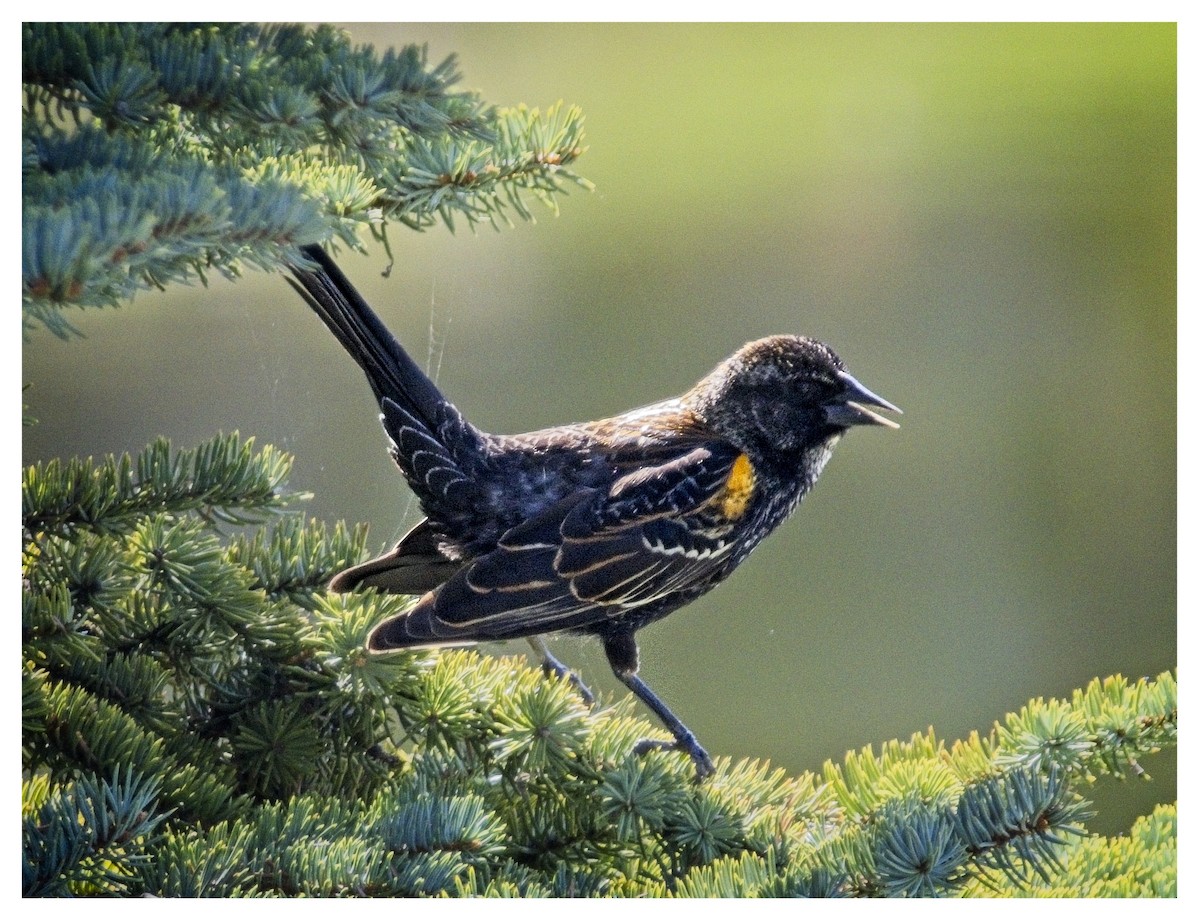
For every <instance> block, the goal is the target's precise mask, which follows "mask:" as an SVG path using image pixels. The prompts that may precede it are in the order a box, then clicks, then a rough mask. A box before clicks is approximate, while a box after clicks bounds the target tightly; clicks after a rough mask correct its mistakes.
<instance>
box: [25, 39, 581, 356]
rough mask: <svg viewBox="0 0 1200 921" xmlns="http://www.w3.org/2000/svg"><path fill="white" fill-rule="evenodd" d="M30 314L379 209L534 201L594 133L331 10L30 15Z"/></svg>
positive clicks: (199, 268) (49, 321) (475, 215)
mask: <svg viewBox="0 0 1200 921" xmlns="http://www.w3.org/2000/svg"><path fill="white" fill-rule="evenodd" d="M22 39H23V41H22V81H23V86H24V92H25V96H24V106H23V108H22V143H23V159H22V167H23V168H22V178H23V186H22V187H23V195H22V231H23V240H24V246H23V261H22V294H23V302H24V306H25V314H26V318H27V320H32V321H36V322H38V323H41V324H43V325H45V326H46V327H47V328H49V329H51V330H52V331H53V332H55V333H56V334H57V335H60V336H67V335H69V334H70V332H71V331H72V329H71V326H70V324H69V322H68V321H67V319H66V317H65V316H64V314H63V308H64V307H92V306H106V305H115V304H117V303H119V302H121V301H123V300H126V299H128V298H129V297H131V296H132V295H133V294H134V293H135V292H137V291H138V290H140V289H143V288H146V287H148V286H156V287H162V286H165V285H166V284H168V283H171V282H177V281H190V280H193V279H196V278H199V279H201V280H203V278H204V277H205V273H206V272H208V271H212V270H215V271H218V272H221V273H223V274H228V275H233V274H237V273H238V271H239V270H240V266H242V265H251V266H258V267H262V268H277V267H279V266H280V265H282V264H284V263H285V262H287V261H289V260H294V259H296V258H297V257H298V253H297V249H298V247H299V246H302V245H304V244H308V243H320V242H324V241H326V240H329V239H330V238H332V237H336V238H338V239H340V240H342V241H343V242H345V243H347V244H349V245H351V246H358V245H360V244H359V243H358V236H359V232H360V231H361V230H362V229H364V228H367V227H370V228H372V229H373V230H375V231H376V232H381V228H383V227H384V226H385V224H386V223H387V222H390V221H396V222H399V223H402V224H404V225H406V226H408V227H413V228H417V229H423V228H425V227H429V226H431V225H433V224H434V223H436V222H437V221H438V220H441V221H444V222H445V223H446V224H447V225H449V226H451V227H453V226H454V224H455V221H456V219H461V220H464V221H466V222H467V223H468V224H471V225H475V224H478V223H481V222H486V223H490V224H493V225H495V224H497V222H506V221H509V220H510V217H509V215H510V213H515V214H516V215H518V216H520V217H522V218H526V219H530V218H532V215H531V213H530V211H529V208H528V205H527V203H526V200H525V199H526V197H529V196H532V197H534V198H537V199H540V200H541V201H543V202H544V203H545V204H547V205H549V206H550V207H551V208H553V207H554V195H555V194H557V193H561V192H563V191H565V189H566V186H567V185H568V184H569V183H575V184H578V185H581V186H584V187H588V183H587V182H586V181H585V180H583V179H581V178H579V177H578V176H576V175H575V174H574V173H572V172H571V171H570V168H569V167H570V165H571V164H572V163H573V162H574V161H575V160H576V159H577V158H578V157H579V155H580V154H581V153H582V152H583V147H582V139H583V133H582V127H581V125H582V116H581V115H580V113H579V111H578V110H577V109H575V108H563V107H561V106H555V107H552V108H551V109H550V110H549V111H547V112H539V111H538V110H536V109H528V108H526V107H524V106H519V107H515V108H507V109H495V108H492V107H489V106H485V105H484V103H483V102H482V101H481V100H480V99H479V98H478V97H477V96H476V95H474V94H471V93H467V92H461V91H455V90H454V89H453V87H454V85H455V84H456V83H457V82H458V80H459V79H460V75H459V73H458V70H457V63H456V62H455V60H454V59H453V58H452V57H451V58H447V59H446V60H445V61H443V62H441V63H440V64H437V65H431V64H430V63H429V62H428V61H427V59H426V54H425V51H424V50H423V49H422V48H419V47H417V46H408V47H406V48H403V49H401V50H399V51H391V50H389V51H387V52H385V53H384V54H382V55H380V54H377V53H376V52H375V50H374V49H373V48H371V47H369V46H365V47H356V46H353V45H352V44H351V43H350V41H349V39H348V37H347V36H345V35H344V34H343V33H341V32H339V31H337V30H335V29H332V28H330V27H328V26H319V27H317V28H316V29H306V28H304V27H301V26H278V25H275V26H256V25H238V24H222V25H207V26H194V25H182V24H164V23H25V24H24V26H23V28H22Z"/></svg>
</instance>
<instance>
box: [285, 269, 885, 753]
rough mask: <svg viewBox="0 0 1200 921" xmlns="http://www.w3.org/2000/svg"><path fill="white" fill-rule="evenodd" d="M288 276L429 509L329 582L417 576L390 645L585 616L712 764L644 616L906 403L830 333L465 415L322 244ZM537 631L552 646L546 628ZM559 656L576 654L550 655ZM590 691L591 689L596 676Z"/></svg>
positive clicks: (614, 657)
mask: <svg viewBox="0 0 1200 921" xmlns="http://www.w3.org/2000/svg"><path fill="white" fill-rule="evenodd" d="M304 255H305V256H306V258H307V259H309V260H311V262H312V264H313V265H315V268H310V267H308V266H303V265H296V266H294V267H293V274H294V275H295V279H296V280H295V281H294V282H293V286H294V287H295V288H296V289H297V290H298V291H299V292H300V293H301V295H302V296H303V297H304V298H305V300H306V301H307V302H308V304H309V305H310V306H311V307H312V308H313V310H315V311H316V313H317V314H318V315H319V316H320V317H321V319H322V320H323V321H324V322H325V325H326V326H328V327H329V329H330V330H331V331H332V332H333V334H334V335H335V336H336V337H337V339H338V340H339V341H340V342H341V343H342V345H343V346H344V347H345V348H346V350H347V351H348V352H349V353H350V355H351V356H352V357H353V358H354V359H355V361H357V362H358V364H359V365H360V366H361V367H362V369H363V370H364V371H365V372H366V375H367V379H368V381H369V382H370V385H371V389H372V390H373V391H374V393H375V397H376V399H377V401H378V402H379V407H380V410H381V420H382V422H383V427H384V430H385V431H386V432H387V435H388V437H389V439H390V440H391V455H392V457H393V458H394V459H395V461H396V464H397V465H398V466H399V468H400V470H401V472H402V473H403V474H404V476H405V478H406V479H407V481H408V483H409V486H410V487H411V488H412V490H413V492H414V493H416V495H417V497H418V499H419V500H420V503H421V508H422V510H423V512H424V513H425V515H426V518H425V519H424V520H423V521H422V522H421V523H420V524H418V525H417V526H416V527H415V528H414V529H413V530H412V531H410V532H409V533H408V534H407V535H406V536H405V537H404V538H403V539H402V540H401V541H400V542H399V544H397V546H396V547H395V548H393V549H392V550H391V551H389V552H388V553H386V554H384V555H383V556H381V557H378V558H377V559H374V560H371V561H369V562H366V563H363V564H361V565H358V566H355V567H352V568H350V569H348V570H346V571H345V572H342V573H340V574H339V575H338V576H336V577H335V578H334V579H333V581H332V582H331V583H330V588H331V589H333V590H335V591H341V592H345V591H352V590H355V589H360V588H369V587H373V588H378V589H380V590H382V591H386V592H399V593H408V594H417V595H420V596H421V597H420V599H419V600H418V601H417V603H416V604H415V606H414V607H413V608H412V609H410V610H409V611H408V612H407V613H405V614H403V615H401V616H399V617H396V618H393V619H391V620H388V621H385V622H384V623H381V624H379V625H378V626H377V627H375V629H374V630H373V631H372V633H371V635H370V639H369V641H368V645H369V647H370V649H371V650H372V651H375V652H386V651H390V650H398V649H414V648H421V647H431V646H444V645H463V644H469V643H474V642H480V641H485V640H503V639H511V638H515V637H535V636H536V635H538V634H544V633H554V632H558V631H564V630H565V631H572V632H577V633H585V634H593V635H595V636H597V637H599V638H600V639H601V641H602V642H603V643H604V649H605V653H606V655H607V657H608V660H609V663H610V664H611V666H612V668H613V671H614V672H615V673H616V675H617V677H618V678H619V679H620V680H621V681H622V682H623V683H624V684H625V685H626V686H627V687H629V688H630V689H631V690H632V691H633V692H634V693H635V694H636V695H637V696H638V697H639V698H640V699H641V700H642V701H643V702H644V703H646V704H647V706H649V707H650V708H651V709H652V710H653V711H654V712H655V714H656V715H658V716H659V718H660V719H661V720H662V721H663V723H664V725H666V727H667V728H668V730H670V732H671V733H672V735H673V736H674V737H675V742H674V743H669V744H668V743H658V742H646V743H643V744H642V745H641V746H639V750H645V749H647V748H651V747H675V748H679V749H681V750H683V751H686V752H687V753H688V754H689V755H690V756H691V757H692V759H693V760H694V762H695V765H696V770H697V773H698V774H699V775H700V776H704V775H706V774H709V773H711V772H712V762H711V760H710V759H709V757H708V754H707V753H706V752H705V751H704V749H703V748H701V747H700V745H699V744H698V743H697V741H696V738H695V736H694V735H693V734H692V733H691V732H690V731H689V730H688V729H687V727H686V726H684V725H683V723H681V722H680V721H679V720H678V719H677V718H676V717H675V716H674V714H673V713H672V712H671V711H670V709H669V708H667V706H666V705H665V704H664V703H663V702H662V701H661V700H660V699H659V698H658V697H657V696H656V695H655V694H654V693H653V692H652V691H651V690H650V688H649V687H647V686H646V684H645V683H644V682H643V681H642V680H641V679H640V677H638V674H637V670H638V656H637V646H636V643H635V641H634V634H635V633H636V631H637V630H638V629H640V628H641V627H643V626H645V625H646V624H648V623H650V622H652V621H654V620H657V619H658V618H660V617H663V616H665V615H666V614H669V613H670V612H671V611H674V610H676V609H677V608H679V607H682V606H683V605H685V604H687V603H688V602H690V601H692V600H694V599H695V598H697V597H699V596H700V595H702V594H704V593H705V592H707V591H708V590H709V589H711V588H712V587H713V586H715V585H716V584H717V583H719V582H721V581H722V580H723V579H724V578H725V577H726V576H728V575H729V574H730V572H732V571H733V569H734V568H735V567H736V566H737V565H738V564H739V563H740V562H741V561H742V560H743V559H745V557H746V555H747V554H748V553H749V552H750V551H751V550H752V549H753V548H754V547H755V546H756V545H757V544H758V542H759V541H760V540H762V539H763V538H764V537H765V536H766V535H767V534H769V533H770V532H771V531H772V530H774V529H775V527H776V526H778V525H779V524H780V522H782V521H783V519H784V518H786V517H787V516H788V514H789V513H790V512H791V511H792V510H793V509H794V508H795V507H796V505H797V503H799V501H800V500H801V499H802V498H803V496H804V495H805V493H806V492H807V491H808V490H809V489H810V488H811V487H812V485H813V483H814V482H815V481H816V479H817V477H818V475H819V474H820V473H821V470H822V469H823V468H824V466H825V463H826V462H827V461H828V459H829V456H830V452H831V451H832V449H833V446H834V444H835V443H836V442H837V440H838V439H839V438H840V437H841V435H842V434H843V433H844V432H845V431H846V430H847V429H848V428H850V427H852V426H857V425H884V426H891V427H895V423H893V422H891V421H890V420H888V419H885V418H884V417H883V416H880V415H878V414H877V413H875V412H874V411H872V409H871V408H870V407H875V408H880V409H885V410H891V411H895V412H899V410H898V409H896V407H894V406H893V405H892V404H890V403H888V402H887V401H886V400H883V399H882V398H880V397H878V396H876V395H875V394H873V393H871V392H870V391H869V390H867V389H866V388H865V387H863V386H862V385H861V384H859V383H858V381H856V380H855V379H854V378H853V377H852V376H850V374H849V373H848V372H847V371H846V368H845V366H844V365H843V363H842V361H841V360H840V359H839V358H838V357H837V355H835V354H834V353H833V351H832V350H831V349H830V348H829V347H828V346H826V345H824V344H823V343H820V342H817V341H815V340H813V339H807V338H803V337H799V336H771V337H768V338H766V339H760V340H758V341H755V342H750V343H748V344H747V345H745V346H743V347H742V348H740V349H739V350H738V351H737V352H735V353H734V354H733V355H732V356H730V357H729V358H728V359H726V360H725V361H723V362H722V363H721V364H719V365H718V366H717V367H716V368H715V369H714V370H713V371H712V372H711V373H710V374H708V375H707V376H706V377H704V378H703V379H702V380H701V381H700V382H699V383H698V384H696V386H694V387H693V388H692V389H691V390H689V391H687V392H686V393H685V394H683V395H682V396H680V397H676V398H674V399H669V400H665V401H663V402H661V403H655V404H653V405H650V406H646V407H643V408H641V409H635V410H632V411H630V412H628V413H625V414H623V415H620V416H616V417H613V418H610V419H603V420H600V421H596V422H585V423H580V424H575V425H563V426H557V427H555V428H550V429H544V430H541V431H536V432H529V433H525V434H520V435H491V434H487V433H484V432H481V431H479V430H478V429H476V428H475V427H474V426H472V425H471V424H470V423H468V422H467V421H466V420H465V419H464V418H463V416H462V414H461V413H460V412H459V411H458V409H457V408H455V407H454V405H453V404H451V403H450V402H449V401H448V400H446V398H445V397H444V396H442V394H441V392H440V391H439V390H438V388H437V386H436V385H435V384H434V383H433V382H432V381H431V380H430V379H429V378H428V376H426V374H425V373H424V372H423V371H422V370H421V369H420V368H419V367H418V366H417V365H416V364H415V363H414V362H413V361H412V359H411V358H410V357H409V356H408V354H407V353H406V352H405V351H404V349H403V348H402V347H401V346H400V344H399V343H398V342H397V341H396V340H395V338H394V337H393V336H392V335H391V334H390V333H389V332H388V331H387V329H386V328H385V327H384V326H383V324H382V323H381V322H380V320H379V318H378V317H377V316H376V315H375V313H374V312H373V311H372V310H371V308H370V307H369V306H368V305H367V303H366V302H365V301H364V300H363V299H362V297H361V296H360V295H359V294H358V292H357V291H355V289H354V287H353V286H352V285H351V284H350V282H349V281H348V280H347V279H346V277H345V276H344V275H343V274H342V272H341V271H340V270H339V269H338V267H337V266H336V265H335V264H334V262H333V260H332V259H330V258H329V256H328V255H327V254H326V253H325V252H324V250H322V249H321V248H320V247H315V246H312V247H306V248H305V249H304ZM538 648H539V649H541V651H542V652H543V653H545V647H544V645H540V644H539V647H538ZM546 655H547V659H548V667H552V668H553V669H554V670H555V671H558V672H565V669H564V668H563V667H562V666H561V665H560V664H559V663H558V662H557V661H556V660H554V659H553V658H552V657H549V655H548V653H546ZM585 693H586V692H585Z"/></svg>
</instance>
